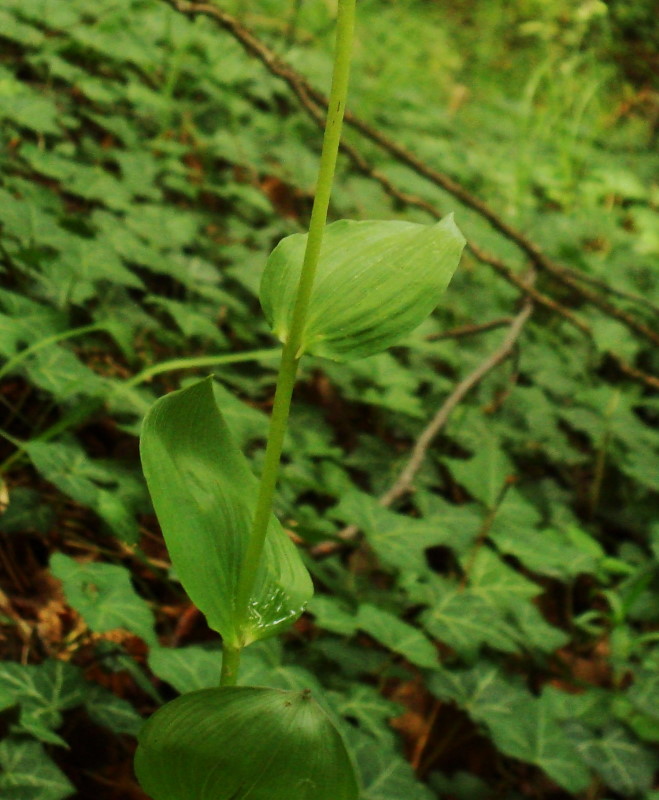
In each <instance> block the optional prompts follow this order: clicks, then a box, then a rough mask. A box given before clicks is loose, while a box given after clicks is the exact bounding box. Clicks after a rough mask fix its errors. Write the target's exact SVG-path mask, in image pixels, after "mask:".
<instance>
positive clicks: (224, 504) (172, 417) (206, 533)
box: [140, 379, 313, 645]
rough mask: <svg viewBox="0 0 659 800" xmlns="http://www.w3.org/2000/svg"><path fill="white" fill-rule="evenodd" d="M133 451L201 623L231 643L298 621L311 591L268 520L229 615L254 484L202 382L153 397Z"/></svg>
mask: <svg viewBox="0 0 659 800" xmlns="http://www.w3.org/2000/svg"><path fill="white" fill-rule="evenodd" d="M140 448H141V455H142V465H143V468H144V474H145V476H146V480H147V484H148V487H149V491H150V493H151V498H152V500H153V505H154V507H155V510H156V513H157V515H158V519H159V521H160V525H161V527H162V531H163V535H164V537H165V541H166V543H167V549H168V550H169V555H170V557H171V559H172V563H173V565H174V568H175V570H176V574H177V576H178V578H179V579H180V581H181V583H182V584H183V586H184V588H185V590H186V592H187V593H188V595H189V596H190V599H191V600H192V601H193V602H194V603H195V604H196V605H197V606H198V608H199V609H200V610H201V611H203V613H204V614H205V615H206V617H207V618H208V624H209V625H210V626H211V628H213V629H214V630H216V631H218V632H219V633H220V634H221V635H222V637H223V639H224V640H225V641H228V642H229V643H231V644H234V645H238V644H243V645H246V644H249V643H250V642H252V641H255V640H256V639H262V638H264V637H266V636H270V635H272V634H273V633H275V632H276V631H278V630H279V629H281V628H282V627H285V626H286V625H287V624H289V623H290V622H292V621H293V620H294V619H295V618H296V617H298V616H299V615H300V614H301V613H302V610H303V609H304V607H305V605H306V603H307V602H308V600H309V599H310V597H311V594H312V592H313V588H312V585H311V580H310V578H309V574H308V573H307V570H306V568H305V567H304V565H303V564H302V561H301V559H300V556H299V554H298V552H297V550H296V549H295V547H294V545H293V544H292V542H291V541H290V539H289V538H288V537H287V536H286V534H285V533H284V531H283V529H282V527H281V525H280V524H279V522H278V521H277V520H276V519H275V517H274V516H273V517H272V519H271V521H270V526H269V528H268V535H267V540H266V546H265V551H264V555H263V559H262V562H261V566H260V569H259V572H258V575H257V580H256V584H255V587H254V590H253V593H252V598H251V601H250V604H249V613H248V616H247V619H246V620H244V621H241V620H239V619H238V614H237V612H236V609H235V607H234V600H235V595H236V585H237V581H238V575H239V572H240V569H241V565H242V560H243V557H244V552H245V548H246V546H247V542H248V540H249V535H250V526H251V521H252V516H253V509H254V504H255V501H256V494H257V486H258V484H257V480H256V478H255V477H254V475H253V474H252V472H251V470H250V469H249V466H248V464H247V461H246V460H245V457H244V456H243V454H242V453H241V452H240V450H239V449H238V447H237V446H236V444H235V442H234V440H233V437H232V436H231V433H230V431H229V429H228V427H227V425H226V424H225V422H224V420H223V418H222V414H221V413H220V410H219V408H218V405H217V403H216V401H215V397H214V395H213V386H212V382H211V380H210V379H208V380H203V381H200V382H199V383H196V384H194V385H193V386H190V387H189V388H187V389H183V390H181V391H178V392H172V393H171V394H168V395H166V396H165V397H162V398H161V399H160V400H158V401H157V402H156V403H155V404H154V405H153V407H152V408H151V410H150V411H149V413H148V414H147V416H146V418H145V420H144V425H143V429H142V437H141V445H140Z"/></svg>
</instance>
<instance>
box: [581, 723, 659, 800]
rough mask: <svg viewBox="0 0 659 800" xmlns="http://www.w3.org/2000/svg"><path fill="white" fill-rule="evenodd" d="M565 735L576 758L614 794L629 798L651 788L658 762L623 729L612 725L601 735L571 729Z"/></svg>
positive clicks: (582, 727)
mask: <svg viewBox="0 0 659 800" xmlns="http://www.w3.org/2000/svg"><path fill="white" fill-rule="evenodd" d="M568 731H569V733H570V735H571V737H572V738H573V740H574V745H575V746H576V747H575V749H576V750H577V752H578V753H579V755H580V756H581V757H582V758H583V760H584V761H585V762H586V763H587V764H588V765H589V766H591V767H592V768H593V770H595V772H597V774H598V775H599V776H600V777H601V778H602V780H603V781H604V783H605V784H606V785H607V786H609V787H610V788H611V789H613V791H615V792H619V793H620V794H622V795H623V796H625V797H630V796H637V795H639V794H642V793H644V792H647V791H649V790H650V789H651V788H652V785H653V780H654V776H655V774H656V770H657V768H658V767H659V758H658V757H657V755H656V753H655V752H653V751H652V750H650V749H649V748H647V747H645V746H643V745H642V744H640V743H639V742H638V741H636V740H635V739H634V738H633V737H632V736H631V735H630V734H629V732H628V731H627V729H626V728H624V727H623V726H622V725H619V724H617V723H612V724H610V725H608V726H607V727H606V728H605V729H604V731H602V732H601V733H593V732H591V731H589V730H588V729H587V728H586V727H585V726H583V725H573V726H570V727H569V728H568Z"/></svg>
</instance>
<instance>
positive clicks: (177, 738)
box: [135, 686, 359, 800]
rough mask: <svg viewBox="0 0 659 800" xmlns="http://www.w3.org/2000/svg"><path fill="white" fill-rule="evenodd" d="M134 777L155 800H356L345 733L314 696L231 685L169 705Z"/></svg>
mask: <svg viewBox="0 0 659 800" xmlns="http://www.w3.org/2000/svg"><path fill="white" fill-rule="evenodd" d="M135 771H136V773H137V777H138V779H139V781H140V784H141V785H142V787H143V788H144V790H145V791H146V792H147V793H148V794H149V795H151V797H152V798H153V800H241V798H248V800H356V799H357V797H358V795H359V790H358V787H357V782H356V779H355V774H354V769H353V766H352V762H351V760H350V757H349V755H348V753H347V751H346V748H345V745H344V744H343V740H342V739H341V736H340V734H339V732H338V731H337V730H336V728H335V727H334V725H333V723H332V722H331V721H330V719H329V717H328V716H327V714H326V713H325V712H324V711H323V710H322V708H321V707H320V706H319V705H318V704H317V703H316V702H315V701H314V700H313V698H312V697H311V694H310V692H308V691H303V692H286V691H281V690H279V689H265V688H254V687H248V686H226V687H220V688H218V689H204V690H202V691H199V692H191V693H190V694H186V695H183V696H182V697H179V698H177V699H176V700H174V701H173V702H171V703H168V704H167V705H166V706H163V708H161V709H160V710H159V711H158V712H156V714H154V715H153V716H152V717H151V719H150V720H149V721H148V722H147V724H146V725H145V726H144V728H143V729H142V731H141V733H140V735H139V745H138V748H137V753H136V755H135Z"/></svg>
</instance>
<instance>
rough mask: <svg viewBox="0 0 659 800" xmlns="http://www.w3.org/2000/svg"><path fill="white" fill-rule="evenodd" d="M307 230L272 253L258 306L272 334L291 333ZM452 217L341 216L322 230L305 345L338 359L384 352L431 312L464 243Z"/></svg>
mask: <svg viewBox="0 0 659 800" xmlns="http://www.w3.org/2000/svg"><path fill="white" fill-rule="evenodd" d="M306 243H307V236H306V235H302V234H294V235H293V236H288V237H287V238H286V239H284V240H283V241H281V242H280V243H279V244H278V245H277V247H276V248H275V249H274V251H273V252H272V254H271V256H270V258H269V259H268V262H267V264H266V267H265V271H264V273H263V280H262V282H261V295H260V296H261V305H262V307H263V311H264V313H265V316H266V318H267V320H268V322H269V323H270V325H271V327H272V329H273V331H274V333H275V335H276V336H277V337H278V338H279V339H280V340H281V341H282V342H285V341H286V340H287V339H288V334H289V330H290V324H291V318H292V314H293V307H294V305H295V298H296V294H297V286H298V284H299V278H300V273H301V270H302V261H303V258H304V251H305V247H306ZM464 243H465V241H464V237H463V236H462V234H461V233H460V231H459V230H458V228H457V226H456V225H455V222H454V221H453V215H450V216H448V217H446V218H445V219H443V220H442V221H441V222H438V223H437V224H435V225H418V224H416V223H412V222H394V221H389V222H383V221H377V222H375V221H364V222H353V221H350V220H341V221H340V222H335V223H333V224H332V225H329V226H328V227H327V229H326V231H325V238H324V240H323V247H322V251H321V254H320V261H319V263H318V268H317V273H316V279H315V282H314V285H313V291H312V295H311V301H310V305H309V312H308V316H307V321H306V325H305V329H304V335H303V340H302V345H301V351H302V352H308V353H313V354H314V355H317V356H325V357H326V358H332V359H334V360H336V361H347V360H349V359H352V358H363V357H364V356H370V355H373V354H374V353H379V352H381V351H382V350H385V349H386V348H387V347H390V346H391V345H392V344H395V343H396V342H397V341H399V340H400V339H401V338H402V337H403V336H405V335H406V334H407V333H410V332H411V331H412V330H414V328H416V327H417V326H418V325H419V324H420V323H421V322H423V320H424V319H425V318H426V317H427V316H428V314H430V312H431V311H432V310H433V309H434V308H435V306H436V305H437V303H438V302H439V298H440V297H441V295H442V294H443V292H444V290H445V289H446V287H447V286H448V284H449V281H450V280H451V277H452V276H453V273H454V272H455V270H456V268H457V266H458V262H459V260H460V254H461V253H462V248H463V247H464Z"/></svg>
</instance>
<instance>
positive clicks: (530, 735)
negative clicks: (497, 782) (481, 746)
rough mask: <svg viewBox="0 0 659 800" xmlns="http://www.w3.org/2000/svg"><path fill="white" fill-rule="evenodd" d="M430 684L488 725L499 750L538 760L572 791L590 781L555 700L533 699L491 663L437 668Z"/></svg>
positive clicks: (433, 690)
mask: <svg viewBox="0 0 659 800" xmlns="http://www.w3.org/2000/svg"><path fill="white" fill-rule="evenodd" d="M428 685H429V688H430V690H431V691H432V692H433V694H435V695H436V696H437V697H439V698H440V699H451V700H453V701H454V702H456V703H457V705H459V706H460V707H461V708H463V709H464V710H465V711H466V712H467V713H468V714H469V716H470V717H472V718H473V719H474V720H475V721H476V722H479V723H482V724H484V725H485V726H486V727H487V729H488V730H489V733H490V735H491V737H492V739H493V741H494V743H495V745H496V746H497V748H498V749H499V750H501V752H503V753H505V754H506V755H508V756H511V757H512V758H517V759H519V760H520V761H526V762H528V763H530V764H535V765H536V766H537V767H540V769H542V770H543V771H544V772H546V773H547V775H549V777H551V778H552V779H553V780H555V781H556V783H558V784H559V785H560V786H562V787H563V788H564V789H567V790H568V791H570V792H574V793H576V792H579V791H582V790H583V789H585V788H586V786H588V784H589V783H590V775H589V773H588V770H587V769H586V767H585V765H584V763H583V760H582V759H581V758H580V757H579V755H578V754H577V753H576V752H575V749H574V746H573V744H572V742H571V741H570V740H569V738H568V737H567V735H566V733H565V732H564V731H563V728H562V727H561V725H560V723H559V721H558V719H557V718H556V716H555V714H554V713H553V708H554V699H553V698H550V697H547V698H545V697H544V696H543V697H540V698H537V697H535V696H534V695H532V694H531V693H530V692H529V691H528V689H526V688H525V687H524V686H523V685H522V683H521V682H520V681H519V680H516V679H514V678H508V677H504V676H503V674H502V673H501V670H500V669H499V667H497V666H496V665H493V664H488V663H487V662H481V663H479V664H477V665H476V666H475V667H473V668H472V669H470V670H454V671H449V670H442V671H438V672H436V673H433V674H432V675H431V676H430V678H429V684H428Z"/></svg>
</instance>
